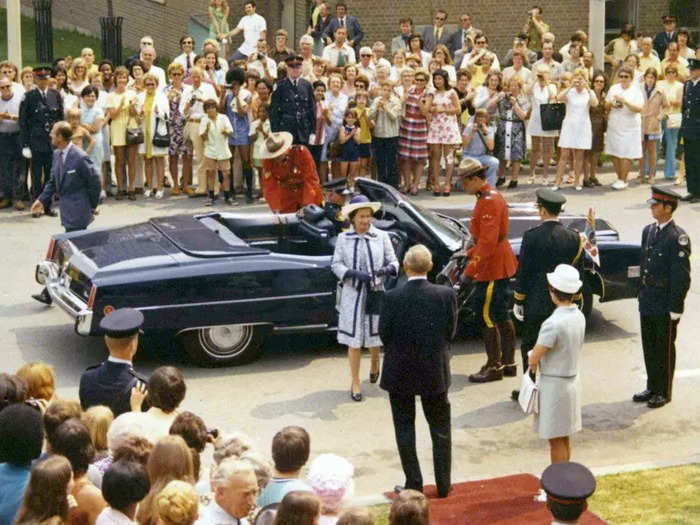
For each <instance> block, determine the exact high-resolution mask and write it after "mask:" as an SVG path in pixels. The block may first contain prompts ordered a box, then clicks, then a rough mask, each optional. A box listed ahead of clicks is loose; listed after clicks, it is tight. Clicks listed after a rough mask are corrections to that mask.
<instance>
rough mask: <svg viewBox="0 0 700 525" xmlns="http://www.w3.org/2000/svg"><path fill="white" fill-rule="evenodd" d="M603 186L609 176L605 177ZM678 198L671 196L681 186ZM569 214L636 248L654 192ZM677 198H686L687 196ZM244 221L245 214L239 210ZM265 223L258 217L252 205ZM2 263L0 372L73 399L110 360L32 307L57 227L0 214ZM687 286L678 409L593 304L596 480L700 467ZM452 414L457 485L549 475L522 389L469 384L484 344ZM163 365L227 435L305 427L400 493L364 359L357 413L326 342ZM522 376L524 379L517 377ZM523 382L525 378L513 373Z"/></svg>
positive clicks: (123, 216) (106, 221) (513, 193)
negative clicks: (595, 220)
mask: <svg viewBox="0 0 700 525" xmlns="http://www.w3.org/2000/svg"><path fill="white" fill-rule="evenodd" d="M601 178H602V179H603V181H607V182H608V184H609V183H610V182H612V180H613V176H612V175H610V174H604V175H603V176H602V177H601ZM526 179H527V178H526V177H521V185H520V186H519V187H518V188H517V189H514V190H505V191H504V195H505V197H506V198H507V199H508V200H511V201H519V202H525V201H531V200H534V189H535V188H536V186H530V185H527V184H525V181H526ZM676 188H678V187H676ZM562 191H563V192H564V193H565V194H566V196H567V198H568V199H569V202H568V204H567V211H568V212H574V213H576V212H578V213H586V212H587V211H588V208H589V207H593V208H594V209H595V212H596V215H597V216H599V217H601V218H605V219H608V220H609V221H610V222H611V223H612V224H613V225H614V226H615V227H617V229H618V230H619V232H620V237H621V239H622V240H624V241H630V242H639V240H640V238H641V231H642V227H643V226H644V225H645V224H647V223H649V222H651V218H650V213H649V208H648V205H647V204H646V199H647V198H648V196H649V186H648V185H643V184H636V183H635V184H631V185H630V188H628V189H627V190H625V191H622V192H616V191H614V190H611V189H610V188H609V187H601V188H594V189H585V191H583V192H575V191H574V190H573V188H570V187H566V188H564V189H563V190H562ZM682 193H683V192H682ZM473 199H474V197H471V196H468V195H465V194H463V193H456V192H453V193H452V196H450V197H447V198H435V197H432V196H428V194H426V193H423V194H422V195H421V196H419V197H418V200H419V201H420V202H421V204H424V205H427V206H437V205H439V204H444V203H450V204H460V203H471V202H473ZM238 209H245V208H244V207H243V206H241V207H240V208H238ZM250 209H251V210H255V211H258V210H259V211H261V212H263V211H265V210H266V207H265V205H256V206H251V207H250ZM205 210H206V211H211V208H205V207H204V200H203V199H188V198H187V197H176V198H166V199H164V200H160V201H156V200H153V199H149V200H148V201H146V200H144V199H143V198H141V199H139V200H138V201H137V202H129V201H121V202H116V201H114V200H108V201H107V202H106V203H105V204H104V205H103V206H101V207H100V211H101V213H100V215H99V216H98V217H97V218H96V220H95V222H94V224H93V225H92V227H105V226H116V225H124V224H129V223H134V222H138V221H143V220H146V219H148V218H150V217H154V216H164V215H172V214H177V213H196V212H202V211H205ZM699 218H700V204H694V205H686V204H682V205H681V206H680V208H679V210H678V211H677V212H676V216H675V219H676V222H677V223H678V224H680V225H681V226H682V227H683V228H685V230H686V231H687V233H688V234H689V236H690V238H691V242H692V243H693V245H694V247H695V249H696V253H697V250H698V247H700V221H699ZM0 231H2V239H3V242H2V256H1V257H0V275H2V276H3V279H2V286H1V287H0V320H1V322H0V335H1V336H2V343H3V344H2V356H3V357H2V365H1V366H0V370H2V371H3V372H14V371H15V370H16V369H17V368H19V367H20V366H21V365H22V364H23V363H25V362H28V361H38V360H41V361H45V362H48V363H50V364H51V365H52V366H53V367H54V369H55V372H56V379H57V387H58V395H59V396H61V397H72V398H77V392H78V381H79V378H80V374H81V373H82V371H83V370H84V369H85V368H86V367H87V366H90V365H93V364H96V363H98V362H100V361H101V360H102V359H104V358H105V356H106V348H105V346H104V343H103V341H102V340H101V339H100V338H82V337H80V336H78V335H76V334H75V333H74V331H73V326H72V323H71V322H70V320H69V318H68V317H67V316H66V315H65V314H64V313H63V312H62V311H60V310H59V309H58V308H57V307H51V308H47V307H45V306H43V305H41V304H39V303H37V302H35V301H34V300H32V299H31V298H30V294H32V293H35V292H37V291H38V290H39V289H40V288H39V285H37V284H36V283H35V282H34V265H35V264H36V262H37V261H39V260H40V259H41V258H42V257H43V256H44V254H45V252H46V248H47V246H48V242H49V238H50V235H51V234H53V233H57V232H61V231H63V230H62V228H61V227H60V223H59V220H58V219H56V218H49V217H42V218H40V219H33V218H32V217H31V216H30V215H29V213H26V212H17V211H14V210H2V211H0ZM691 265H692V274H693V277H694V278H695V280H694V281H693V283H692V286H691V290H690V293H689V294H688V298H687V299H686V313H685V314H684V316H683V318H682V320H681V322H680V326H679V330H678V340H677V347H678V357H677V368H676V379H675V383H674V396H673V402H672V403H671V404H670V405H667V406H666V407H664V408H661V409H658V410H651V409H648V408H647V407H646V406H645V405H640V404H635V403H632V401H631V397H632V394H633V393H634V392H637V391H639V390H641V389H642V388H643V386H644V384H645V373H644V364H643V359H642V351H641V342H640V335H639V318H638V313H637V303H636V301H635V300H624V301H617V302H613V303H607V304H598V302H597V301H596V302H595V303H594V311H593V313H592V316H591V318H590V322H589V325H588V327H587V334H586V342H585V345H584V348H583V353H582V358H581V378H582V385H583V431H582V432H580V433H578V434H577V435H575V436H574V437H573V440H572V444H573V459H574V460H575V461H579V462H581V463H584V464H586V465H588V466H590V467H592V468H597V469H604V468H606V467H609V466H611V465H621V464H632V463H642V462H649V461H666V462H673V461H682V460H684V459H685V458H688V457H690V456H693V455H697V454H700V420H698V417H697V414H698V413H700V396H699V395H698V393H699V392H700V353H699V352H697V346H696V344H697V342H696V343H693V341H696V340H698V339H700V323H699V322H698V321H700V316H698V314H697V312H698V311H699V310H700V296H699V292H700V284H698V283H699V282H700V279H698V277H697V276H698V269H699V268H698V267H699V266H700V264H699V263H698V256H697V255H693V257H692V259H691ZM453 351H454V355H453V359H452V388H451V390H450V400H451V403H452V425H453V480H454V481H463V480H469V479H479V478H488V477H494V476H499V475H506V474H513V473H519V472H532V473H534V474H536V475H539V474H540V473H541V472H542V470H543V469H544V468H545V467H546V466H547V464H548V463H549V450H548V445H547V443H546V442H545V441H543V440H540V439H539V438H538V437H537V435H536V434H535V433H534V431H533V430H532V421H531V419H530V418H526V417H524V416H523V414H522V413H521V411H520V409H519V407H518V406H517V404H516V403H514V402H512V401H511V400H510V392H511V390H512V389H513V388H517V387H518V385H519V381H520V379H519V378H507V379H505V380H503V381H499V382H495V383H489V384H484V385H475V384H471V383H469V381H468V379H467V376H468V375H469V374H470V373H472V372H474V371H477V370H478V369H479V367H480V366H481V365H482V364H483V362H484V361H485V356H484V353H483V348H482V343H481V341H480V340H478V339H458V340H457V341H455V343H454V346H453ZM165 363H173V364H175V365H176V366H179V367H180V368H181V369H182V370H183V372H184V374H185V377H186V379H187V397H186V399H185V401H184V403H183V405H182V408H183V409H187V410H192V411H193V412H195V413H197V414H199V415H200V416H202V417H203V418H204V420H205V421H206V423H207V425H208V426H210V427H218V428H219V429H221V430H222V431H223V432H226V431H232V430H243V431H245V432H247V433H248V434H249V435H251V436H252V437H253V438H254V440H255V441H256V442H257V444H258V445H259V447H260V448H261V450H263V451H268V450H269V447H270V443H271V439H272V436H273V435H274V434H275V432H276V431H277V430H279V429H280V428H281V427H283V426H285V425H290V424H296V425H302V426H304V427H305V428H306V429H307V430H308V431H309V433H310V435H311V454H312V457H313V456H315V455H317V454H320V453H323V452H335V453H338V454H341V455H343V456H345V457H347V458H348V459H349V460H350V461H351V462H352V463H353V464H354V465H355V468H356V471H355V477H356V495H357V496H365V495H371V494H376V493H378V492H381V491H386V490H390V488H391V487H393V486H394V485H395V484H396V483H401V482H403V477H402V472H401V466H400V462H399V457H398V454H397V451H396V445H395V441H394V434H393V427H392V424H391V414H390V408H389V402H388V397H387V395H386V393H385V392H383V391H382V390H380V389H379V388H378V386H377V385H371V384H370V383H369V380H368V374H369V356H368V355H365V356H364V359H363V363H362V373H361V377H362V378H363V385H362V388H363V393H364V395H365V400H364V401H363V402H361V403H356V402H353V401H352V400H351V399H350V395H349V386H350V380H349V371H348V366H347V361H346V351H345V349H344V348H342V347H340V346H338V345H337V344H335V342H334V337H333V336H332V335H325V334H324V335H312V336H308V335H304V336H284V337H282V336H278V337H275V338H272V339H270V340H269V341H268V342H267V343H266V345H265V346H264V348H263V351H262V354H261V357H260V359H259V360H257V361H256V362H254V363H251V364H249V365H245V366H241V367H237V368H222V369H202V368H197V367H196V366H194V365H192V364H190V363H188V362H187V361H186V360H185V359H184V357H182V356H181V355H179V354H178V349H177V346H174V345H160V346H158V348H156V347H155V345H154V346H153V347H150V348H145V349H143V351H140V352H139V354H138V355H137V359H136V368H137V369H138V370H139V371H142V372H143V373H144V374H149V373H150V372H151V371H152V370H154V369H155V368H156V367H158V366H160V365H161V364H165ZM518 368H520V366H518ZM518 371H519V372H520V370H518ZM417 413H418V417H417V427H418V447H419V457H420V459H421V464H422V466H423V472H424V478H425V481H426V483H428V482H431V480H432V479H433V474H432V460H431V447H430V437H429V434H428V430H427V425H426V424H425V421H424V418H423V416H422V415H421V412H420V410H418V411H417Z"/></svg>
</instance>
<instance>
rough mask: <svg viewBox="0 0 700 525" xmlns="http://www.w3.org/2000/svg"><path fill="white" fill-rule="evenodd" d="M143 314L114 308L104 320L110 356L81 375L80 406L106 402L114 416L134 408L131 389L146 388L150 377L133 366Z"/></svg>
mask: <svg viewBox="0 0 700 525" xmlns="http://www.w3.org/2000/svg"><path fill="white" fill-rule="evenodd" d="M141 325H143V314H142V313H141V312H139V311H138V310H134V309H132V308H120V309H118V310H114V311H113V312H111V313H110V314H109V315H107V316H105V317H104V318H103V319H102V321H100V329H102V330H103V331H104V333H105V343H106V344H107V348H108V349H109V357H108V358H107V360H106V361H103V362H102V363H100V364H99V365H96V366H92V367H90V368H88V369H87V370H85V372H83V375H82V376H81V378H80V405H81V406H82V407H83V410H87V409H88V408H90V407H91V406H95V405H106V406H108V407H109V408H111V409H112V412H113V413H114V417H117V416H118V415H119V414H123V413H124V412H129V411H130V410H131V406H130V399H131V390H132V388H134V387H137V388H144V385H145V384H146V383H148V380H147V379H145V378H143V377H141V376H140V375H139V374H137V373H136V371H135V370H134V368H133V365H132V360H133V358H134V354H136V349H137V347H138V342H139V333H140V328H141Z"/></svg>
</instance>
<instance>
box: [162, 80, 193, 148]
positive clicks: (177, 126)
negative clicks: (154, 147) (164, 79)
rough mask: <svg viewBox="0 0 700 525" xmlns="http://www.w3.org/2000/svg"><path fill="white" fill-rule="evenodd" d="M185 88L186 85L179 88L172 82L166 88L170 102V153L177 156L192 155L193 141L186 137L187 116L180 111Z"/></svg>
mask: <svg viewBox="0 0 700 525" xmlns="http://www.w3.org/2000/svg"><path fill="white" fill-rule="evenodd" d="M184 90H185V88H184V87H181V88H180V89H177V88H176V87H175V86H173V85H172V84H170V85H169V86H167V87H166V88H165V94H166V96H167V97H168V101H169V104H170V146H169V147H168V155H170V156H172V157H177V156H178V155H192V141H191V140H190V139H189V138H187V139H186V138H185V124H186V123H187V122H186V119H185V116H184V115H183V114H182V113H180V98H181V97H182V93H183V91H184Z"/></svg>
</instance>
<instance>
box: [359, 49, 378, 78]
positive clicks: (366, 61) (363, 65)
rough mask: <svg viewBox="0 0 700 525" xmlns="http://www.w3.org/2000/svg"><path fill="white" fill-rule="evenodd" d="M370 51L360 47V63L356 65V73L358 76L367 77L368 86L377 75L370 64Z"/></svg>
mask: <svg viewBox="0 0 700 525" xmlns="http://www.w3.org/2000/svg"><path fill="white" fill-rule="evenodd" d="M372 58H373V55H372V50H371V49H370V48H369V47H367V46H364V47H361V48H360V63H359V64H357V73H358V74H359V75H364V76H366V77H367V79H368V80H369V81H370V84H371V83H373V82H374V81H375V80H376V78H377V74H376V73H375V71H374V64H373V63H372Z"/></svg>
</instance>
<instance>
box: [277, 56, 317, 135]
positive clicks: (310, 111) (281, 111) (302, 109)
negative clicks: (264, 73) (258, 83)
mask: <svg viewBox="0 0 700 525" xmlns="http://www.w3.org/2000/svg"><path fill="white" fill-rule="evenodd" d="M284 62H285V64H286V65H287V78H284V79H282V80H280V81H279V82H277V89H275V91H274V92H273V93H272V97H271V99H270V129H271V130H272V131H288V132H289V133H291V134H292V137H293V143H294V144H304V145H306V144H308V143H309V136H310V135H311V133H313V132H314V130H315V129H316V100H315V99H314V90H313V87H312V86H311V83H310V82H309V81H308V80H305V79H303V78H301V64H302V62H303V58H302V57H300V56H298V55H296V54H293V55H290V56H288V57H287V59H286V60H285V61H284Z"/></svg>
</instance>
